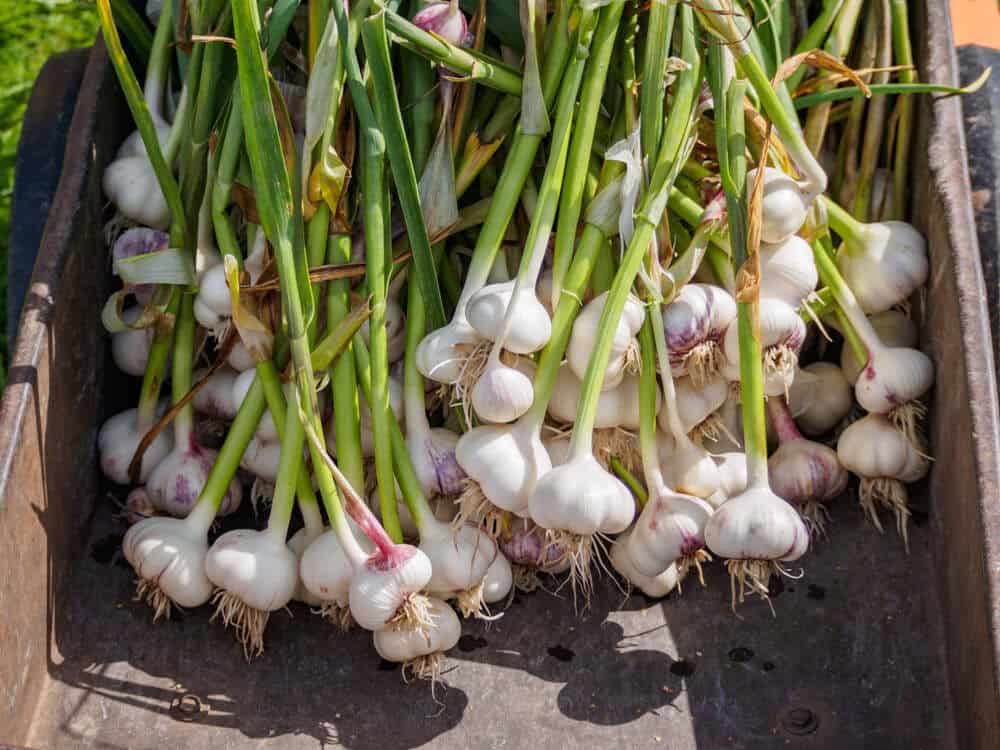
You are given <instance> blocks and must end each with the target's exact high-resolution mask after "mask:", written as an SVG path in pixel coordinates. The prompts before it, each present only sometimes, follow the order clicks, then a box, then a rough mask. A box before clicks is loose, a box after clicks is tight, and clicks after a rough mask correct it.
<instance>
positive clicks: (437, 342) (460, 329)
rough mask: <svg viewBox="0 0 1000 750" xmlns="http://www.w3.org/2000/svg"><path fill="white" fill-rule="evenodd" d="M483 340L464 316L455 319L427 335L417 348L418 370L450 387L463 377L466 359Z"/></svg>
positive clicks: (426, 376) (456, 316)
mask: <svg viewBox="0 0 1000 750" xmlns="http://www.w3.org/2000/svg"><path fill="white" fill-rule="evenodd" d="M482 341H483V339H482V337H481V336H480V335H479V334H478V333H477V332H476V329H475V328H473V327H472V326H471V325H469V322H468V320H467V319H466V318H465V315H464V314H462V315H459V311H458V309H457V308H456V311H455V316H454V317H453V318H452V320H451V322H450V323H448V325H446V326H444V327H443V328H438V329H437V330H436V331H431V332H430V333H428V334H427V335H426V336H425V337H424V338H423V340H422V341H421V342H420V345H419V346H418V347H417V368H418V369H419V370H420V374H421V375H423V376H424V377H425V378H430V379H431V380H434V381H437V382H438V383H445V384H448V385H452V384H454V383H457V382H458V380H459V378H460V377H461V375H462V370H463V367H464V365H465V358H466V356H467V355H468V354H469V352H470V351H471V350H472V349H473V348H474V347H475V346H476V345H477V344H479V343H481V342H482Z"/></svg>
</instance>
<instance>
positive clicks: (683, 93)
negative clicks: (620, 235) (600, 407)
mask: <svg viewBox="0 0 1000 750" xmlns="http://www.w3.org/2000/svg"><path fill="white" fill-rule="evenodd" d="M680 13H681V26H680V28H681V38H682V56H683V58H684V60H685V61H686V62H688V63H689V65H690V67H689V68H688V69H687V70H685V71H683V72H682V73H680V74H679V75H678V84H677V90H676V91H675V93H674V102H673V106H672V107H671V110H670V115H669V116H668V118H667V123H666V128H665V130H664V133H663V138H662V140H661V142H660V151H659V153H658V154H657V158H656V165H655V168H654V170H653V173H652V176H651V178H650V181H649V187H648V189H647V191H646V194H645V195H644V196H643V198H642V201H641V203H640V204H639V206H638V210H637V211H636V215H635V219H636V221H635V229H634V232H633V234H632V238H631V239H630V240H629V243H628V248H627V249H626V251H625V254H624V257H623V259H622V263H621V266H620V267H619V269H618V272H617V273H616V274H615V279H614V281H613V282H612V284H611V289H610V290H609V291H608V297H607V300H606V302H605V305H604V310H603V312H602V314H601V321H600V323H599V325H598V330H597V335H596V342H597V344H596V346H595V347H594V351H593V353H592V354H591V357H590V362H589V363H588V365H587V372H586V375H585V376H584V379H583V384H582V386H581V389H580V406H579V409H578V410H577V415H576V423H575V424H574V427H573V437H572V439H571V441H570V456H571V460H572V459H574V458H581V457H583V456H586V455H589V454H591V453H592V451H593V431H594V420H595V418H596V416H597V402H598V399H599V398H600V395H601V386H602V385H603V382H604V374H605V370H606V369H607V365H608V360H609V358H610V355H611V345H612V343H613V340H612V335H611V333H612V331H613V330H614V328H615V327H616V326H617V325H618V319H619V318H620V317H621V314H622V311H623V310H624V309H625V301H626V300H627V299H628V295H629V293H630V291H631V289H632V284H633V282H634V281H635V278H636V276H637V275H638V272H639V267H640V266H641V265H642V260H643V258H644V257H645V255H646V252H647V249H648V248H649V245H650V243H651V242H652V240H653V237H654V234H655V232H656V228H657V227H658V226H659V223H660V220H661V219H662V217H663V212H664V210H666V205H667V200H668V198H669V195H670V187H671V185H672V184H673V181H674V178H675V177H676V173H677V172H678V171H679V168H680V164H679V163H678V161H679V159H680V158H681V157H682V155H683V153H684V150H685V149H684V145H685V143H686V141H687V140H688V133H689V132H690V129H691V123H692V117H691V114H692V112H693V111H694V108H695V106H696V104H697V95H698V88H699V82H700V80H701V68H700V63H701V60H700V57H699V55H698V49H697V41H696V37H695V30H694V22H693V15H692V11H691V9H690V8H689V7H687V6H683V7H681V9H680Z"/></svg>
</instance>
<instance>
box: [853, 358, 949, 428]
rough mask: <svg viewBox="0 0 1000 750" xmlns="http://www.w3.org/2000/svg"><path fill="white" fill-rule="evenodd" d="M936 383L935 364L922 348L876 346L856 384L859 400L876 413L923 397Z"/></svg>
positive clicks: (884, 411)
mask: <svg viewBox="0 0 1000 750" xmlns="http://www.w3.org/2000/svg"><path fill="white" fill-rule="evenodd" d="M933 384H934V365H933V363H932V362H931V359H930V357H928V356H927V355H926V354H924V353H923V352H922V351H920V350H919V349H908V348H905V347H882V348H878V349H874V350H872V351H871V354H870V356H869V359H868V364H867V365H866V366H865V369H864V370H862V371H861V375H860V376H859V377H858V381H857V382H856V383H855V384H854V396H855V398H857V400H858V403H859V404H861V406H862V407H864V408H865V409H866V410H867V411H869V412H872V413H874V414H888V413H889V412H891V411H893V410H894V409H896V408H898V407H900V406H903V405H905V404H908V403H910V402H912V401H915V400H916V399H918V398H920V397H921V396H923V395H924V394H925V393H927V391H928V390H930V387H931V386H932V385H933Z"/></svg>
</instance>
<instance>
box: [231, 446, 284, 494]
mask: <svg viewBox="0 0 1000 750" xmlns="http://www.w3.org/2000/svg"><path fill="white" fill-rule="evenodd" d="M280 460H281V443H279V442H278V441H274V442H265V441H263V440H261V439H260V438H258V437H256V436H254V437H252V438H251V439H250V442H249V443H247V447H246V450H245V451H243V457H242V458H241V459H240V468H242V469H246V470H247V471H249V472H250V473H251V474H253V475H254V476H255V477H257V478H258V479H262V480H264V481H265V482H270V483H271V484H274V482H275V481H277V479H278V464H279V462H280Z"/></svg>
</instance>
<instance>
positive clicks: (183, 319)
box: [171, 293, 195, 451]
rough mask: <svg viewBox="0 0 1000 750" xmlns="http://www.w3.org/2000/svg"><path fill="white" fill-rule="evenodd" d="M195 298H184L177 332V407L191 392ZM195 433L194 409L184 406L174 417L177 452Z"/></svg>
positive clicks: (173, 389) (173, 375)
mask: <svg viewBox="0 0 1000 750" xmlns="http://www.w3.org/2000/svg"><path fill="white" fill-rule="evenodd" d="M194 331H195V320H194V295H193V294H190V293H185V294H184V295H183V296H182V297H181V301H180V312H179V314H178V316H177V323H176V328H175V331H174V360H173V369H172V372H171V394H172V398H173V403H175V404H176V403H178V402H180V401H181V399H183V398H184V397H185V396H187V393H188V391H190V390H191V381H192V370H193V365H194ZM193 433H194V406H193V405H192V404H191V403H190V402H189V403H187V404H185V405H184V406H183V407H182V408H181V410H180V411H179V412H178V413H177V416H175V417H174V446H175V447H174V450H177V451H186V450H188V446H189V445H191V441H192V439H193Z"/></svg>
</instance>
